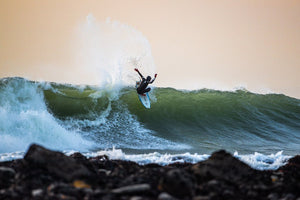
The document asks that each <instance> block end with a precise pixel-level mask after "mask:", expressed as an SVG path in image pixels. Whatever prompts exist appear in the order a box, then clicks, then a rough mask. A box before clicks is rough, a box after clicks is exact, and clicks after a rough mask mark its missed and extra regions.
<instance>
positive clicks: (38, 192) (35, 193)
mask: <svg viewBox="0 0 300 200" xmlns="http://www.w3.org/2000/svg"><path fill="white" fill-rule="evenodd" d="M43 194H44V191H43V189H35V190H32V191H31V195H32V197H35V198H36V197H42V196H43Z"/></svg>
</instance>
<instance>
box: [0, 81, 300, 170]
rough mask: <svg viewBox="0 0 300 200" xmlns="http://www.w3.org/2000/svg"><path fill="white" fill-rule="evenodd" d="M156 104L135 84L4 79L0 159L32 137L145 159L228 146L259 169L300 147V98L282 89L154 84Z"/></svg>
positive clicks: (196, 157) (59, 146) (189, 155)
mask: <svg viewBox="0 0 300 200" xmlns="http://www.w3.org/2000/svg"><path fill="white" fill-rule="evenodd" d="M150 98H151V102H152V104H151V109H145V108H144V107H143V106H142V104H141V103H140V102H139V99H138V97H137V94H136V91H135V88H134V87H129V86H122V87H121V86H118V87H116V86H105V87H97V86H82V85H71V84H59V83H53V82H36V81H29V80H27V79H24V78H18V77H14V78H2V79H0V161H5V160H12V159H17V158H22V157H23V156H24V152H26V150H27V148H28V147H29V145H30V144H32V143H37V144H40V145H43V146H45V147H47V148H50V149H54V150H59V151H63V152H65V153H66V154H71V153H73V152H76V151H79V152H81V153H83V154H84V155H86V156H96V155H102V154H107V155H108V156H109V157H110V158H112V159H125V160H132V161H135V162H138V163H140V164H146V163H158V164H162V165H164V164H168V163H173V162H192V163H195V162H198V161H202V160H205V159H207V158H208V157H209V156H210V155H211V153H212V152H214V151H217V150H220V149H225V150H226V151H229V152H231V153H232V154H233V155H234V156H235V157H237V158H239V159H241V160H242V161H244V162H246V163H248V164H249V165H251V166H252V167H254V168H256V169H276V168H278V167H279V166H281V165H283V164H284V163H285V162H286V161H287V160H288V158H290V157H291V156H294V155H296V154H300V100H299V99H295V98H291V97H288V96H285V95H283V94H255V93H251V92H249V91H247V90H245V89H242V90H235V91H218V90H209V89H201V90H193V91H188V90H176V89H174V88H159V87H157V88H152V90H151V92H150Z"/></svg>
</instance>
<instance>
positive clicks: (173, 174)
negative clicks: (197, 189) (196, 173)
mask: <svg viewBox="0 0 300 200" xmlns="http://www.w3.org/2000/svg"><path fill="white" fill-rule="evenodd" d="M160 187H161V188H162V189H163V190H164V191H166V192H168V193H169V194H171V195H174V196H175V197H178V198H182V197H186V196H193V195H194V180H193V177H192V176H190V175H189V174H188V173H186V172H185V171H184V170H180V169H172V170H170V171H169V172H168V173H167V174H166V175H165V176H164V177H163V178H162V179H161V181H160Z"/></svg>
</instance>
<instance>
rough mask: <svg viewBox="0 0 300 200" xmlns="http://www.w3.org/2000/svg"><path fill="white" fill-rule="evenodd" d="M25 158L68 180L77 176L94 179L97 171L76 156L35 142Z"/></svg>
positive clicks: (36, 166)
mask: <svg viewBox="0 0 300 200" xmlns="http://www.w3.org/2000/svg"><path fill="white" fill-rule="evenodd" d="M24 160H25V161H26V162H27V163H28V164H29V165H30V167H32V168H42V169H45V170H46V171H47V172H49V173H50V174H52V175H54V176H56V177H59V178H61V179H64V180H66V181H72V180H74V179H77V178H82V179H87V180H89V181H92V180H94V178H95V177H96V173H95V172H93V171H91V170H90V169H88V168H87V167H86V166H85V165H83V164H82V163H80V162H78V161H76V160H75V159H74V158H71V157H68V156H66V155H64V154H63V153H60V152H55V151H51V150H48V149H45V148H44V147H42V146H39V145H35V144H33V145H31V146H30V148H29V150H28V151H27V153H26V155H25V157H24Z"/></svg>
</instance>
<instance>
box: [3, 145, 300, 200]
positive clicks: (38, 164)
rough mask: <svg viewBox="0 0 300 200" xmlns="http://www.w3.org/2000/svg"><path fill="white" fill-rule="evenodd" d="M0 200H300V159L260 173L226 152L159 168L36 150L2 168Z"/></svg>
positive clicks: (31, 149) (40, 149)
mask: <svg viewBox="0 0 300 200" xmlns="http://www.w3.org/2000/svg"><path fill="white" fill-rule="evenodd" d="M0 199H53V200H56V199H67V200H68V199H70V200H73V199H86V200H88V199H130V200H140V199H160V200H171V199H194V200H209V199H212V200H214V199H216V200H218V199H231V200H233V199H239V200H241V199H255V200H259V199H269V200H277V199H278V200H279V199H281V200H300V155H298V156H295V157H293V158H291V159H290V160H289V162H288V163H287V164H286V165H285V166H282V167H280V168H279V169H278V170H275V171H273V170H272V171H271V170H269V171H258V170H255V169H252V168H251V167H249V166H248V165H246V164H245V163H243V162H241V161H239V160H238V159H236V158H234V157H233V156H232V155H231V154H229V153H227V152H225V151H223V150H221V151H218V152H215V153H213V154H212V155H211V157H210V158H209V159H208V160H206V161H203V162H199V163H196V164H190V163H176V164H171V165H167V166H160V165H157V164H148V165H138V164H137V163H135V162H130V161H124V160H110V159H109V158H108V157H107V156H105V155H104V156H98V157H93V158H86V157H84V156H83V155H81V154H80V153H75V154H72V155H71V156H66V155H64V154H63V153H60V152H55V151H50V150H48V149H45V148H43V147H41V146H38V145H32V146H31V147H30V148H29V150H28V152H27V153H26V155H25V157H24V159H19V160H13V161H8V162H2V163H0Z"/></svg>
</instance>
